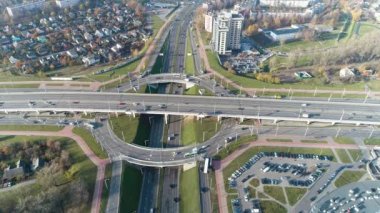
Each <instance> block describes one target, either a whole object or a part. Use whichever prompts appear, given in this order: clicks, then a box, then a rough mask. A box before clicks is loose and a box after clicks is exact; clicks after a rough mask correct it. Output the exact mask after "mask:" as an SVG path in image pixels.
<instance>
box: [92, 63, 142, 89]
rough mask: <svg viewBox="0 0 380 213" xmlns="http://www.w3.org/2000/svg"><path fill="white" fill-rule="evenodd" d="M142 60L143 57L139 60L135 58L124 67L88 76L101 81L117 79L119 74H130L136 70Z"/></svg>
mask: <svg viewBox="0 0 380 213" xmlns="http://www.w3.org/2000/svg"><path fill="white" fill-rule="evenodd" d="M140 61H141V59H138V60H135V61H133V62H131V63H129V64H127V65H125V66H123V67H120V68H117V69H114V70H112V71H110V72H106V73H103V74H99V75H94V74H91V75H89V76H88V77H89V78H91V79H94V80H96V81H100V82H104V81H108V80H111V79H115V78H118V77H119V76H124V75H126V74H128V73H129V72H132V71H134V70H135V69H136V67H137V66H138V65H139V63H140ZM117 83H119V82H117ZM108 87H109V86H108Z"/></svg>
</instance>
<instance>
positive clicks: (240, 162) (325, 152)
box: [219, 146, 336, 192]
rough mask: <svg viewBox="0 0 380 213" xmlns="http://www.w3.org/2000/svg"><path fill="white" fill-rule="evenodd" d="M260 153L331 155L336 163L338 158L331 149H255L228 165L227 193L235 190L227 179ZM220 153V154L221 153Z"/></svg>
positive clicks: (260, 147) (224, 172) (249, 150)
mask: <svg viewBox="0 0 380 213" xmlns="http://www.w3.org/2000/svg"><path fill="white" fill-rule="evenodd" d="M258 152H289V153H297V154H318V155H329V156H333V161H336V157H335V155H334V153H333V152H332V150H331V149H322V148H296V147H266V146H258V147H253V148H250V149H248V150H247V151H245V152H244V153H242V154H241V155H239V157H237V158H235V159H234V160H233V161H232V162H231V163H230V164H229V165H227V166H226V167H225V168H224V170H223V177H224V184H225V188H226V191H227V192H233V191H234V190H232V189H229V186H228V182H227V178H228V177H230V176H231V174H232V173H233V172H234V171H235V170H236V169H238V168H239V167H240V166H242V165H243V164H244V163H246V162H247V161H248V160H249V159H250V158H251V157H253V156H254V155H255V154H257V153H258ZM219 153H220V152H219Z"/></svg>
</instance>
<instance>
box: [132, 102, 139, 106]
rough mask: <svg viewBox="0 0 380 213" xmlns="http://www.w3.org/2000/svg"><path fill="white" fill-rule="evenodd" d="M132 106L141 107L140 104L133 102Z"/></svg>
mask: <svg viewBox="0 0 380 213" xmlns="http://www.w3.org/2000/svg"><path fill="white" fill-rule="evenodd" d="M132 105H133V106H138V105H140V103H137V102H133V103H132Z"/></svg>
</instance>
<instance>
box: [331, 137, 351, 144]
mask: <svg viewBox="0 0 380 213" xmlns="http://www.w3.org/2000/svg"><path fill="white" fill-rule="evenodd" d="M334 141H335V143H339V144H355V141H354V139H352V138H349V137H345V136H339V137H334Z"/></svg>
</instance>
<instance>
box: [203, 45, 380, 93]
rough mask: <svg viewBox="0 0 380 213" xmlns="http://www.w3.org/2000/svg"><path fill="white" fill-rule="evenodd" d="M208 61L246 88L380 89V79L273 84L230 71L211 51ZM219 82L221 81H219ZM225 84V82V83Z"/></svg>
mask: <svg viewBox="0 0 380 213" xmlns="http://www.w3.org/2000/svg"><path fill="white" fill-rule="evenodd" d="M206 54H207V58H208V61H209V63H210V67H211V68H212V69H214V70H215V71H216V72H218V73H220V74H221V75H223V76H224V77H226V78H228V79H230V80H232V81H233V82H235V83H236V84H238V85H241V86H243V87H245V88H285V89H289V88H292V89H309V90H314V89H315V88H316V87H317V88H318V89H319V90H323V89H327V90H343V89H344V88H345V89H346V90H363V88H364V86H365V84H367V85H368V86H369V87H370V88H371V89H372V90H380V81H379V80H373V81H370V82H362V81H361V82H357V83H352V84H343V83H339V84H338V83H335V84H324V83H323V81H321V80H320V79H317V78H312V79H309V80H303V81H299V82H296V83H281V84H271V83H266V82H262V81H258V80H256V79H255V78H254V76H253V74H251V73H250V74H246V75H235V74H233V73H230V72H228V71H227V70H226V69H224V68H223V67H222V66H221V65H220V64H219V62H218V59H217V56H216V55H215V54H214V53H213V52H211V51H206ZM218 82H219V81H218ZM223 84H225V83H223Z"/></svg>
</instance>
